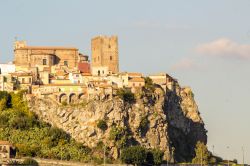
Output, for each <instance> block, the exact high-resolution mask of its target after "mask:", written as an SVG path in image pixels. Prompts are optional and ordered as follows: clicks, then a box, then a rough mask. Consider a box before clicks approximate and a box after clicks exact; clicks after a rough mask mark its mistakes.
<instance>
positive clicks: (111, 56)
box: [91, 36, 119, 75]
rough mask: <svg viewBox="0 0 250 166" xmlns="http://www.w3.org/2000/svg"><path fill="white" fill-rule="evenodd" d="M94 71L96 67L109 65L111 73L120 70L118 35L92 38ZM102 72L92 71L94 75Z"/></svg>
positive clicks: (92, 64)
mask: <svg viewBox="0 0 250 166" xmlns="http://www.w3.org/2000/svg"><path fill="white" fill-rule="evenodd" d="M91 51H92V60H91V67H92V71H96V70H95V68H103V67H107V68H108V72H109V74H116V73H118V72H119V56H118V38H117V36H111V37H107V36H97V37H95V38H93V39H92V40H91ZM99 73H100V74H101V71H100V72H97V73H96V72H95V73H92V74H93V75H96V74H97V75H98V74H99Z"/></svg>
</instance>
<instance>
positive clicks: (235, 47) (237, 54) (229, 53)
mask: <svg viewBox="0 0 250 166" xmlns="http://www.w3.org/2000/svg"><path fill="white" fill-rule="evenodd" d="M195 50H196V52H197V53H199V54H204V55H208V56H218V57H225V58H227V57H230V58H237V59H250V45H249V44H239V43H237V42H234V41H232V40H230V39H227V38H220V39H217V40H215V41H212V42H210V43H205V44H201V45H199V46H197V47H196V49H195Z"/></svg>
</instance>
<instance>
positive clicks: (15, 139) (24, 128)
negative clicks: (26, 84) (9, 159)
mask: <svg viewBox="0 0 250 166" xmlns="http://www.w3.org/2000/svg"><path fill="white" fill-rule="evenodd" d="M0 105H1V106H0V108H1V110H0V140H8V141H10V142H11V143H13V144H14V146H15V147H16V155H17V156H19V157H22V156H30V157H41V158H51V159H64V160H80V161H89V160H91V157H90V156H91V155H89V154H90V153H91V149H89V148H88V147H85V146H83V145H82V144H80V143H77V142H76V141H75V140H74V139H72V138H71V137H70V135H69V134H67V133H66V132H64V131H63V130H61V129H58V128H56V127H52V126H51V125H49V124H47V123H44V122H41V121H39V120H38V118H37V116H36V115H35V114H34V113H33V112H30V111H29V108H28V106H27V103H26V101H24V100H23V92H19V93H17V94H15V93H10V94H9V93H7V92H0Z"/></svg>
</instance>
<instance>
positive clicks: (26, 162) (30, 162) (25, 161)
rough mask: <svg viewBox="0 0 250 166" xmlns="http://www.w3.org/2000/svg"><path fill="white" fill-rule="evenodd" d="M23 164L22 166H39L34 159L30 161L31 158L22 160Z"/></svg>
mask: <svg viewBox="0 0 250 166" xmlns="http://www.w3.org/2000/svg"><path fill="white" fill-rule="evenodd" d="M23 164H24V165H29V166H38V165H39V164H38V162H37V161H36V160H35V159H32V158H27V159H24V161H23Z"/></svg>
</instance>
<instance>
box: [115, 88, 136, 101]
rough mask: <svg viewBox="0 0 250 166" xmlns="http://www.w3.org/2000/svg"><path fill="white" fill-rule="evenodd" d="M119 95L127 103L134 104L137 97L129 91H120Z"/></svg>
mask: <svg viewBox="0 0 250 166" xmlns="http://www.w3.org/2000/svg"><path fill="white" fill-rule="evenodd" d="M117 95H118V96H119V97H120V98H121V99H122V100H123V101H125V102H127V103H134V102H135V95H134V94H133V93H132V92H131V91H130V90H128V89H125V88H123V89H119V90H118V92H117Z"/></svg>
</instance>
